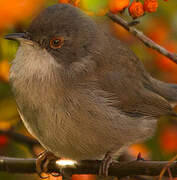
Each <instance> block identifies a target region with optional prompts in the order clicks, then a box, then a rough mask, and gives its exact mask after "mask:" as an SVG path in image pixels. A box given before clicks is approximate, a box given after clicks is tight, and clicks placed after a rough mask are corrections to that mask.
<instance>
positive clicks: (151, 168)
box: [0, 157, 177, 177]
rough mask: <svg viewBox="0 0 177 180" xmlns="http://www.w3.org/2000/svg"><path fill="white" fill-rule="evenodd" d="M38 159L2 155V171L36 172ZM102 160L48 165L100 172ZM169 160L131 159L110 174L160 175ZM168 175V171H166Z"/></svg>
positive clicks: (176, 171)
mask: <svg viewBox="0 0 177 180" xmlns="http://www.w3.org/2000/svg"><path fill="white" fill-rule="evenodd" d="M35 162H36V159H22V158H9V157H0V171H6V172H11V173H36V164H35ZM100 163H101V161H97V160H93V161H92V160H85V161H80V162H78V163H77V164H76V165H75V166H65V167H61V166H59V165H57V164H56V163H55V161H51V162H50V163H49V166H48V171H49V172H60V169H62V172H64V174H68V175H72V174H98V170H99V166H100ZM168 163H169V162H168V161H130V162H121V163H114V164H112V165H111V167H110V168H109V175H111V176H117V177H125V176H133V175H147V176H158V175H159V174H160V172H161V171H162V169H163V168H164V167H166V166H167V165H168ZM169 168H170V170H171V173H172V174H173V177H175V176H176V177H177V161H174V162H172V163H171V164H170V165H169ZM165 175H168V172H166V173H165Z"/></svg>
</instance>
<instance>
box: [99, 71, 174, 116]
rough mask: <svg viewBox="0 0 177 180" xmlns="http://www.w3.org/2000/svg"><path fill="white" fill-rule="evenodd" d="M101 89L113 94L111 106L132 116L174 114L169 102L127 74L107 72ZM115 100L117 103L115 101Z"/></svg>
mask: <svg viewBox="0 0 177 180" xmlns="http://www.w3.org/2000/svg"><path fill="white" fill-rule="evenodd" d="M99 84H100V87H101V88H102V89H103V90H104V91H106V92H108V94H111V95H112V97H109V98H110V99H112V100H113V101H112V102H113V103H112V104H111V106H114V107H117V108H119V109H121V110H122V111H123V112H125V113H129V114H132V115H137V114H139V115H145V116H151V117H158V116H161V115H169V114H172V112H173V110H172V107H171V106H170V104H169V102H168V101H167V100H166V99H165V98H163V97H162V96H160V95H159V94H158V93H155V92H153V91H151V90H150V89H148V88H146V87H147V86H145V84H144V83H143V81H142V80H140V79H133V78H131V77H129V78H127V76H125V72H124V73H123V72H122V73H121V72H107V73H105V74H104V76H102V78H100V81H99ZM114 99H115V101H114Z"/></svg>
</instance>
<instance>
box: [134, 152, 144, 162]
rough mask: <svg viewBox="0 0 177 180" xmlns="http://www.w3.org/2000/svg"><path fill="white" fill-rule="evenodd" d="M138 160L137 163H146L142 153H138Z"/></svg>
mask: <svg viewBox="0 0 177 180" xmlns="http://www.w3.org/2000/svg"><path fill="white" fill-rule="evenodd" d="M136 160H137V161H144V158H143V157H142V155H141V153H140V152H139V153H138V155H137V158H136Z"/></svg>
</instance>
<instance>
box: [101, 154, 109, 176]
mask: <svg viewBox="0 0 177 180" xmlns="http://www.w3.org/2000/svg"><path fill="white" fill-rule="evenodd" d="M111 163H112V153H111V152H110V151H108V152H107V153H106V154H105V157H104V158H103V160H102V162H101V165H100V169H99V175H102V176H108V169H109V167H110V164H111Z"/></svg>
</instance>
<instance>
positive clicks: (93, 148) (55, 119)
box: [20, 108, 156, 160]
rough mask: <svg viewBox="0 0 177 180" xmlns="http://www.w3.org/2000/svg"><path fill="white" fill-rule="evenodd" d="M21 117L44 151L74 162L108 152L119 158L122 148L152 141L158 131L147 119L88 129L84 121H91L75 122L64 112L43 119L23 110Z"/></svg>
mask: <svg viewBox="0 0 177 180" xmlns="http://www.w3.org/2000/svg"><path fill="white" fill-rule="evenodd" d="M51 112H52V111H51ZM20 114H21V117H22V119H23V121H24V124H25V126H26V128H27V129H28V130H29V132H30V133H31V134H32V135H34V136H35V137H36V138H37V139H38V141H39V142H40V143H41V145H42V146H44V148H46V149H47V150H48V151H51V152H52V153H54V154H55V155H56V156H58V157H63V158H69V159H74V160H82V159H101V158H103V157H104V155H105V154H106V152H107V151H113V152H115V154H116V155H119V153H120V151H121V149H123V147H125V146H128V145H129V144H131V143H135V142H138V141H142V140H144V139H147V138H148V137H150V136H151V135H152V134H153V133H154V130H155V127H156V119H148V118H147V119H141V120H138V119H127V121H125V120H124V121H123V120H122V119H117V120H116V121H115V122H114V123H112V124H109V123H105V125H103V123H100V124H101V125H100V126H97V125H96V124H95V125H94V124H93V123H92V125H90V126H88V124H87V123H85V121H89V119H81V120H80V121H78V122H76V120H75V119H74V118H73V119H72V118H68V117H67V116H65V115H64V114H63V112H58V113H53V114H44V115H43V116H41V114H40V113H38V112H35V111H34V112H32V111H29V110H27V109H26V108H25V109H24V108H22V111H21V110H20ZM120 118H121V117H120ZM95 121H96V120H95ZM119 150H120V151H119Z"/></svg>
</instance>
